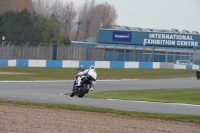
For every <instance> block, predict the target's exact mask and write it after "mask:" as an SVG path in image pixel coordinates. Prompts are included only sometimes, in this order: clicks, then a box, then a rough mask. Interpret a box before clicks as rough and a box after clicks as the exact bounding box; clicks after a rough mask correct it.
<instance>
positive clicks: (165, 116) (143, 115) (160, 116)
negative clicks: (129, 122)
mask: <svg viewBox="0 0 200 133" xmlns="http://www.w3.org/2000/svg"><path fill="white" fill-rule="evenodd" d="M0 103H6V104H11V105H25V106H38V107H45V108H59V109H69V110H73V111H87V112H98V113H110V114H116V115H124V116H130V117H140V118H154V119H164V120H175V121H181V122H192V123H198V124H200V116H196V115H181V114H159V113H144V112H133V111H123V110H113V109H106V108H96V107H88V106H79V105H71V104H50V103H35V102H27V101H12V100H0Z"/></svg>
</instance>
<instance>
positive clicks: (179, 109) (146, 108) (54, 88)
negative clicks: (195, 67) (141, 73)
mask: <svg viewBox="0 0 200 133" xmlns="http://www.w3.org/2000/svg"><path fill="white" fill-rule="evenodd" d="M72 83H73V81H42V82H41V81H28V82H27V81H20V82H15V81H0V99H7V100H19V101H32V102H42V103H64V104H75V105H85V106H93V107H100V108H110V109H117V110H128V111H138V112H156V113H169V114H193V115H200V105H190V104H178V103H157V102H145V101H125V100H112V99H106V100H105V99H89V98H77V97H73V98H71V97H69V96H66V95H62V94H64V93H69V92H70V90H71V87H72ZM199 86H200V80H196V79H195V78H176V79H157V80H111V81H104V80H102V81H97V84H96V85H95V91H104V90H107V91H108V90H142V89H162V88H177V89H178V88H189V87H199ZM91 93H92V92H91Z"/></svg>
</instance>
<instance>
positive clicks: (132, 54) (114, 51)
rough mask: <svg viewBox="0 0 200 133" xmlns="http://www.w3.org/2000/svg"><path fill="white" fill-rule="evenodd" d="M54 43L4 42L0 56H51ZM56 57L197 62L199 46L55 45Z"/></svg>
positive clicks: (42, 58) (45, 58)
mask: <svg viewBox="0 0 200 133" xmlns="http://www.w3.org/2000/svg"><path fill="white" fill-rule="evenodd" d="M54 46H55V45H54V44H49V45H43V44H42V43H38V44H36V45H35V44H34V45H32V44H31V43H29V42H27V43H25V44H23V45H18V44H16V43H15V42H8V43H6V42H3V43H2V44H1V47H0V52H1V53H0V59H1V60H2V59H9V60H12V59H39V60H52V59H53V47H54ZM55 54H56V59H57V60H88V61H90V60H95V61H138V62H170V63H174V62H175V61H176V60H189V61H191V62H193V63H195V64H198V65H199V64H200V50H199V49H198V48H197V49H195V50H194V49H189V50H188V49H187V50H186V49H185V50H174V49H170V50H169V49H157V48H156V47H153V48H152V47H151V48H145V47H144V48H137V47H109V46H107V47H98V45H96V47H95V48H86V47H83V46H66V45H63V44H61V45H57V47H56V53H55Z"/></svg>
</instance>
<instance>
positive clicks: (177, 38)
mask: <svg viewBox="0 0 200 133" xmlns="http://www.w3.org/2000/svg"><path fill="white" fill-rule="evenodd" d="M98 43H105V44H108V45H109V44H116V45H117V44H120V45H123V44H124V45H151V46H160V47H162V46H167V47H200V34H186V33H185V34H182V33H167V32H143V31H127V30H124V31H123V30H110V29H100V30H99V37H98Z"/></svg>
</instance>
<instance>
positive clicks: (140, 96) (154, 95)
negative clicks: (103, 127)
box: [85, 88, 200, 104]
mask: <svg viewBox="0 0 200 133" xmlns="http://www.w3.org/2000/svg"><path fill="white" fill-rule="evenodd" d="M85 97H88V98H99V99H122V100H139V101H152V102H166V103H188V104H200V88H186V89H151V90H115V91H101V92H92V93H88V94H87V95H85Z"/></svg>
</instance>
